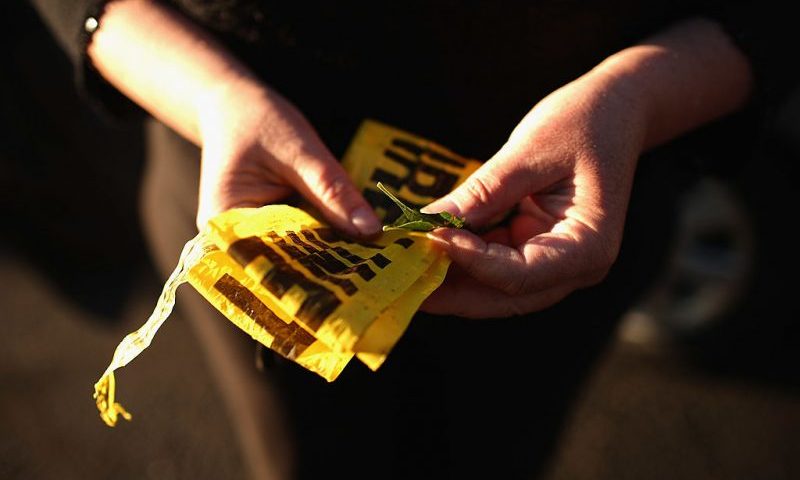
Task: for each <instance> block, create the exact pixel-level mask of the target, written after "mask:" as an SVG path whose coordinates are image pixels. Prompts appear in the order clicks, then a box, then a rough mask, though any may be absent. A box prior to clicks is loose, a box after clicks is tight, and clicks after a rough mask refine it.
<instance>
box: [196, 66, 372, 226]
mask: <svg viewBox="0 0 800 480" xmlns="http://www.w3.org/2000/svg"><path fill="white" fill-rule="evenodd" d="M200 110H201V113H200V115H199V116H200V126H199V131H200V137H201V143H202V152H203V153H202V169H201V175H200V199H199V207H198V214H197V224H198V227H200V228H202V227H203V226H204V225H205V223H206V222H207V221H208V219H209V218H211V217H213V216H214V215H216V214H217V213H220V212H222V211H224V210H227V209H229V208H233V207H243V206H250V207H257V206H261V205H267V204H270V203H275V202H277V201H280V200H282V199H284V198H285V197H287V196H289V195H290V194H291V193H292V192H293V191H297V192H299V193H300V194H301V195H302V196H303V197H305V198H306V199H307V200H308V201H310V202H311V204H313V205H314V206H315V207H316V208H317V209H318V210H319V211H320V212H321V213H322V214H323V215H324V216H325V218H326V219H328V220H329V221H330V222H332V223H333V225H334V226H336V227H338V228H340V229H342V230H344V231H345V232H347V233H349V234H351V235H355V236H369V235H373V234H375V233H377V232H378V231H379V229H380V222H379V220H378V218H377V217H376V216H375V214H374V213H373V211H372V209H371V208H370V206H369V205H368V204H367V203H366V201H365V200H364V198H363V197H362V196H361V194H360V193H359V192H358V190H357V189H356V188H355V186H354V185H353V183H352V182H351V180H350V178H349V176H348V175H347V173H346V172H345V170H344V168H342V166H341V165H340V164H339V163H338V162H337V161H336V159H335V158H334V157H333V155H332V154H331V153H330V152H329V151H328V149H327V148H326V147H325V146H324V145H323V143H322V141H321V140H320V139H319V137H318V136H317V134H316V132H315V131H314V130H313V128H312V127H311V125H310V124H309V123H308V122H307V121H306V119H305V118H304V117H303V116H302V114H301V113H300V112H299V111H297V109H296V108H295V107H294V106H293V105H291V104H290V103H289V102H288V101H287V100H286V99H284V98H283V97H281V96H280V95H278V94H277V93H275V92H273V91H270V90H268V89H267V88H265V87H263V86H260V85H254V84H253V82H252V81H247V82H243V84H241V85H239V84H234V85H226V86H225V87H223V88H221V89H220V91H219V92H217V94H216V95H214V96H213V98H211V99H210V100H208V101H207V102H204V103H203V106H202V108H201V109H200Z"/></svg>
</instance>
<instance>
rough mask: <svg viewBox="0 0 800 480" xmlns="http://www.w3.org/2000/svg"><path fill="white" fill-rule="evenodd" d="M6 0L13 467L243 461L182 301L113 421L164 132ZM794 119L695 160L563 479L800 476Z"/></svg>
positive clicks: (2, 84) (789, 108)
mask: <svg viewBox="0 0 800 480" xmlns="http://www.w3.org/2000/svg"><path fill="white" fill-rule="evenodd" d="M20 3H21V2H20ZM2 8H3V9H5V13H4V14H3V15H0V25H2V29H0V35H2V40H3V44H4V45H6V46H7V49H6V57H5V58H6V60H5V65H4V67H3V68H2V69H0V97H1V98H2V108H1V109H0V162H2V170H0V198H2V202H0V213H2V218H3V220H4V221H3V222H2V235H1V236H0V284H2V285H4V287H3V288H2V289H0V305H2V308H0V319H1V323H0V325H1V326H2V329H3V331H2V332H1V333H0V478H8V479H23V478H24V479H30V478H109V477H111V476H114V477H115V478H120V479H124V478H137V479H141V478H158V479H170V478H188V477H190V476H191V477H192V478H242V477H243V476H244V475H245V471H244V467H243V466H242V461H241V452H240V451H239V450H238V447H237V443H236V441H235V440H234V434H233V432H232V431H231V427H230V426H229V422H228V420H227V418H226V417H225V413H224V408H223V405H222V400H221V399H220V396H219V392H217V391H216V390H215V388H216V387H215V385H214V383H213V381H212V379H211V376H210V374H209V373H208V372H209V369H208V367H207V365H206V363H205V362H206V359H205V358H204V356H203V354H202V352H201V351H200V348H199V347H198V345H197V342H196V340H195V338H194V337H193V335H194V334H193V332H192V331H191V330H190V328H189V326H188V324H187V323H186V322H185V321H184V320H183V319H182V318H181V317H180V315H179V314H178V315H175V317H174V318H172V319H171V320H170V321H169V322H167V323H166V324H165V326H164V328H163V330H162V333H160V334H159V336H158V340H157V341H156V342H155V343H154V345H153V347H152V348H150V349H149V350H148V352H147V354H146V355H143V356H142V357H141V358H140V359H138V360H137V361H136V363H135V367H134V368H130V369H127V370H126V371H125V373H124V376H125V379H124V387H123V388H124V396H125V399H126V400H127V404H128V405H135V406H136V412H147V413H146V415H145V414H142V415H141V416H139V417H137V419H136V422H135V423H133V424H128V423H123V424H121V425H119V426H118V427H117V428H116V429H113V430H112V429H109V428H107V427H106V426H105V425H104V424H103V423H102V422H101V421H100V420H99V418H98V416H97V412H96V409H95V406H94V402H93V400H92V398H91V395H92V385H93V383H94V382H95V380H96V379H97V377H98V376H99V374H100V373H101V372H102V370H103V369H104V368H105V366H106V365H107V362H108V360H109V359H110V357H111V354H112V352H113V349H114V347H115V346H116V344H117V343H118V342H119V340H120V339H121V338H122V337H123V336H124V335H125V334H126V333H127V332H129V331H131V330H133V329H135V328H138V326H139V325H140V324H141V323H142V322H143V321H144V320H145V319H146V318H147V316H148V315H149V313H150V311H151V309H152V307H153V305H154V303H155V300H156V298H157V295H158V293H159V291H160V288H161V284H160V282H159V280H158V279H157V276H156V274H155V272H154V269H153V267H152V265H151V263H150V256H149V253H148V251H147V248H146V246H145V244H144V241H143V239H142V234H141V228H140V220H139V216H138V201H139V200H138V179H139V177H140V175H141V170H142V167H143V165H142V156H143V152H142V151H141V150H140V149H141V147H140V145H141V138H142V132H141V130H140V126H139V125H137V124H120V125H109V124H108V123H106V122H103V121H102V120H101V119H99V118H98V117H97V116H96V114H95V113H94V112H93V111H92V110H91V109H90V108H89V107H87V106H86V105H85V104H84V103H83V102H82V100H81V99H80V98H79V96H78V94H77V93H76V91H75V89H74V86H73V83H72V80H71V78H72V75H73V73H72V70H71V66H70V64H69V62H68V60H67V58H66V57H65V56H64V55H63V53H62V52H61V51H60V50H59V49H58V47H57V46H56V44H55V43H54V41H53V39H52V38H51V37H50V35H49V33H48V32H47V30H46V29H45V28H44V27H43V26H42V25H41V23H40V22H39V20H38V18H37V17H36V15H35V13H33V12H32V11H31V10H29V9H28V8H27V7H26V6H25V5H24V4H20V5H16V4H15V3H14V2H12V3H11V4H10V5H4V6H3V7H2ZM777 118H779V121H778V123H777V124H776V125H775V128H774V132H773V133H772V135H771V137H770V141H769V142H768V144H767V145H766V146H765V148H761V149H760V150H759V151H758V152H754V153H753V157H754V161H752V162H748V163H747V164H746V165H745V166H744V167H741V168H738V167H737V168H735V169H725V168H722V169H719V170H718V171H714V170H713V169H712V170H709V171H706V172H705V173H704V174H703V175H700V176H697V175H693V174H692V175H689V174H688V173H686V172H681V171H676V172H674V176H675V178H678V179H681V181H679V182H676V189H679V191H678V192H677V197H678V198H679V199H680V201H679V202H678V204H677V205H676V207H675V212H674V218H670V219H665V221H670V222H674V223H675V226H676V228H677V232H678V234H677V235H676V237H675V239H674V240H673V249H672V255H671V259H670V262H669V263H668V265H666V267H665V268H664V270H663V272H662V273H661V275H660V276H659V278H657V279H656V281H655V283H654V285H653V287H652V289H651V291H650V293H649V294H648V295H647V296H646V298H645V299H644V301H643V302H641V304H639V305H638V306H637V307H636V308H634V309H632V310H631V311H630V312H629V313H628V314H627V315H626V316H625V318H623V319H621V321H620V328H619V331H618V332H617V335H616V338H615V340H614V341H613V342H612V344H611V345H610V346H609V348H608V349H607V351H606V352H605V353H604V354H603V356H602V357H601V359H600V361H599V362H598V363H597V365H596V366H595V368H594V370H593V372H592V374H591V376H590V377H589V379H588V380H587V382H586V383H585V384H584V386H583V388H582V391H581V393H580V395H579V397H578V398H577V399H576V401H575V404H574V405H573V407H572V410H571V414H570V417H569V419H568V422H567V425H566V428H565V430H564V432H563V434H562V436H561V438H560V440H559V446H558V448H557V451H556V453H555V456H554V458H553V460H552V462H551V464H550V466H549V468H548V470H547V472H546V473H545V475H544V476H545V478H547V479H553V480H555V479H590V478H591V479H612V478H613V479H625V478H648V479H659V478H670V479H674V478H692V479H695V478H698V479H699V478H703V479H705V478H709V479H716V478H725V479H753V478H765V479H796V478H800V327H798V321H797V320H798V315H797V310H798V309H797V304H796V301H795V298H796V297H794V295H796V294H797V293H796V291H795V290H796V288H795V287H796V285H797V283H796V281H795V272H796V271H797V270H796V266H797V263H798V262H797V256H798V255H797V253H796V240H795V236H794V235H793V234H791V233H789V231H790V230H793V229H792V223H793V220H794V218H795V215H796V213H795V212H796V210H795V206H796V204H797V201H796V199H795V196H794V195H795V190H794V188H793V187H794V183H795V181H796V180H795V179H797V178H798V176H797V173H798V167H797V165H798V160H800V90H796V91H795V92H794V94H792V95H790V96H789V97H788V98H787V99H786V101H785V104H784V105H783V107H782V109H781V111H780V112H779V114H778V117H777ZM747 154H750V153H749V152H748V153H747ZM676 168H679V167H676ZM687 179H688V180H687ZM184 288H188V287H184ZM179 301H180V300H179Z"/></svg>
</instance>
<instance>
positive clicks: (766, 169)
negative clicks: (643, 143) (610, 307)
mask: <svg viewBox="0 0 800 480" xmlns="http://www.w3.org/2000/svg"><path fill="white" fill-rule="evenodd" d="M767 120H768V123H767V124H766V125H765V129H764V131H763V134H762V135H761V137H760V138H759V139H758V141H757V142H756V143H755V144H754V145H753V147H752V148H746V149H742V150H737V149H736V148H735V145H737V143H738V140H737V139H736V138H730V139H729V140H728V141H727V142H726V143H727V144H729V145H732V146H734V149H732V150H728V149H726V150H725V151H723V152H719V151H717V152H708V151H706V152H702V153H701V155H706V156H709V157H715V158H714V160H713V162H711V164H712V165H714V167H713V168H711V169H707V170H705V171H703V172H702V174H701V175H699V176H697V177H696V178H694V179H693V180H691V181H690V182H688V183H687V185H686V186H685V187H684V190H683V195H682V200H681V201H680V202H679V203H678V205H677V212H676V218H677V222H678V224H677V231H678V233H677V235H676V239H675V241H674V242H673V251H672V260H671V261H670V263H669V265H668V266H667V268H666V269H665V271H664V272H663V274H662V276H661V278H660V279H659V280H658V282H657V284H656V286H655V288H653V289H652V291H651V293H650V294H649V296H647V298H646V299H645V300H644V302H643V303H642V304H641V305H640V306H639V308H638V309H637V310H636V311H637V313H638V314H640V315H643V317H644V318H645V319H646V320H645V321H647V322H650V323H651V324H652V325H650V328H653V327H655V328H656V329H657V330H658V335H660V336H662V337H665V338H667V339H668V340H671V341H675V342H676V343H677V344H678V345H679V346H680V347H681V349H682V351H683V352H684V353H686V354H687V358H688V359H691V360H692V361H694V362H696V363H697V364H699V365H702V366H705V367H708V368H711V369H713V370H715V371H717V373H721V374H727V375H732V376H747V377H752V378H753V379H754V380H760V381H767V382H777V383H780V384H783V385H792V386H795V387H796V386H800V369H798V368H797V365H800V350H798V349H797V346H798V345H800V324H798V322H797V317H798V307H797V302H796V299H795V298H794V294H795V293H794V291H795V284H796V282H795V277H796V275H797V271H798V265H799V264H800V262H798V252H797V247H796V245H797V240H796V238H795V237H794V235H793V234H791V233H790V230H793V227H791V222H792V220H793V217H794V210H795V205H796V203H797V201H796V198H795V195H796V194H795V183H796V179H797V178H798V173H799V172H798V170H799V169H798V161H800V129H798V125H800V121H799V120H800V88H798V89H795V90H794V91H793V92H792V93H790V94H789V95H788V96H787V97H786V99H785V101H784V102H783V103H782V104H781V105H780V107H779V108H776V109H775V111H773V112H772V114H771V115H770V118H769V119H767ZM737 158H738V159H741V158H744V159H745V161H743V162H742V161H741V160H737ZM637 318H638V321H642V316H639V317H637Z"/></svg>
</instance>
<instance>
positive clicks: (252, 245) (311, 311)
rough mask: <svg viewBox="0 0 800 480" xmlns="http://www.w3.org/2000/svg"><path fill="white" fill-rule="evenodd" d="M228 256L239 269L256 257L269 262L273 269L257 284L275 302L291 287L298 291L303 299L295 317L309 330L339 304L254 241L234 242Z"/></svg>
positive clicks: (315, 326)
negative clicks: (297, 288) (298, 289)
mask: <svg viewBox="0 0 800 480" xmlns="http://www.w3.org/2000/svg"><path fill="white" fill-rule="evenodd" d="M228 254H229V255H230V256H231V257H233V258H234V259H235V260H236V261H237V262H239V264H240V265H242V266H246V265H247V264H249V263H250V262H252V261H253V260H254V259H255V258H256V257H258V256H263V257H265V258H266V259H267V260H269V261H270V262H271V263H272V265H273V267H272V268H271V269H270V270H269V271H268V272H267V273H266V274H265V275H264V277H263V278H262V279H261V284H262V285H263V286H264V288H266V289H267V290H268V291H269V292H270V293H272V294H273V295H275V296H276V297H277V298H279V299H280V298H283V295H285V294H286V292H288V291H289V289H290V288H292V287H293V286H297V287H299V288H300V289H302V290H303V291H304V292H305V293H306V298H305V299H304V300H303V302H302V304H301V305H300V308H299V309H298V310H297V312H296V313H295V315H296V316H297V318H299V319H300V320H302V321H303V323H305V324H306V325H307V326H308V327H309V328H311V329H312V330H316V329H318V328H319V326H320V325H322V322H323V320H325V318H326V317H328V316H329V315H330V314H331V313H333V311H334V310H336V307H338V306H339V305H340V304H341V300H339V298H338V297H336V294H334V293H333V292H332V291H331V290H329V289H327V288H326V287H324V286H323V285H320V284H318V283H315V282H313V281H311V280H310V279H308V278H306V277H305V275H303V274H302V273H301V272H299V271H297V270H295V269H294V268H292V267H291V266H290V265H289V264H287V263H286V261H285V260H284V259H283V257H281V256H280V254H278V252H276V251H275V250H273V248H272V247H271V246H269V245H267V244H266V243H264V242H263V241H262V240H261V239H260V238H258V237H247V238H242V239H239V240H237V241H236V242H234V243H232V244H231V246H230V247H229V248H228Z"/></svg>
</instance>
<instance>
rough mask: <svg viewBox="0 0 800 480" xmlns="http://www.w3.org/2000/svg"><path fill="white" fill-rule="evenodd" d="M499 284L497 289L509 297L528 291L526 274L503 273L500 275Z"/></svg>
mask: <svg viewBox="0 0 800 480" xmlns="http://www.w3.org/2000/svg"><path fill="white" fill-rule="evenodd" d="M501 282H502V283H501V284H500V285H498V287H499V290H500V291H502V292H503V293H505V294H506V295H509V296H511V297H517V296H519V295H522V294H525V293H528V288H527V287H528V283H529V282H528V279H527V277H526V276H520V275H513V274H512V275H503V276H502V277H501Z"/></svg>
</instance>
